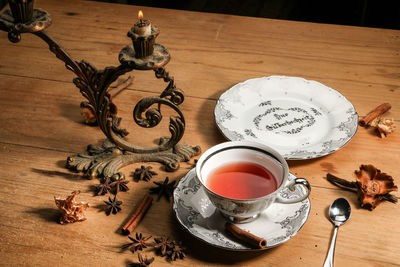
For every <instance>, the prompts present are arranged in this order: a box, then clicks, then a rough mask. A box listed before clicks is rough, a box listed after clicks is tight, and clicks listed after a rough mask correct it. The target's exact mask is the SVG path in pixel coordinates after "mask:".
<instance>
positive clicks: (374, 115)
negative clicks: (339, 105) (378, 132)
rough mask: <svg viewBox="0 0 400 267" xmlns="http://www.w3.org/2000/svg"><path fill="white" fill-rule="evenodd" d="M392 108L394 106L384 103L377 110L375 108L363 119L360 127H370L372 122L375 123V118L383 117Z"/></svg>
mask: <svg viewBox="0 0 400 267" xmlns="http://www.w3.org/2000/svg"><path fill="white" fill-rule="evenodd" d="M391 108H392V105H391V104H390V103H383V104H381V105H379V106H377V107H376V108H374V109H373V110H372V111H371V112H369V113H368V114H367V116H365V117H364V118H363V119H361V120H360V125H361V126H368V125H369V124H370V122H371V121H373V120H374V119H375V118H377V117H378V116H380V115H382V114H383V113H385V112H386V111H388V110H389V109H391Z"/></svg>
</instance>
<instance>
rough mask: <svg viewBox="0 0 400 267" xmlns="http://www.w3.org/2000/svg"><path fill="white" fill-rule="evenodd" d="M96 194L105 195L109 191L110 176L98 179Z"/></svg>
mask: <svg viewBox="0 0 400 267" xmlns="http://www.w3.org/2000/svg"><path fill="white" fill-rule="evenodd" d="M96 190H97V192H96V195H98V196H100V195H105V194H107V193H108V192H110V191H111V185H110V178H108V177H107V178H105V179H103V180H102V181H100V184H98V185H96Z"/></svg>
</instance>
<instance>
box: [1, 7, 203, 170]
mask: <svg viewBox="0 0 400 267" xmlns="http://www.w3.org/2000/svg"><path fill="white" fill-rule="evenodd" d="M12 15H13V14H11V12H10V11H9V10H6V11H5V12H3V13H2V14H0V28H1V29H2V30H4V31H7V32H8V33H9V35H8V37H9V39H10V41H12V42H18V41H20V39H21V36H20V35H21V33H25V32H30V33H33V34H35V35H36V36H38V37H40V38H41V39H42V40H44V41H45V42H46V43H47V44H48V45H49V50H50V51H51V52H52V53H54V54H55V55H56V57H57V58H58V59H60V60H62V61H63V62H64V63H65V66H66V68H67V69H68V70H71V71H72V72H74V73H75V75H76V76H77V77H76V78H74V79H73V83H74V84H75V85H76V86H77V87H78V88H79V89H80V93H81V94H82V96H83V97H84V98H85V99H86V100H87V101H85V102H82V104H81V106H82V105H83V106H84V107H85V108H86V109H88V110H89V111H90V112H92V113H93V115H94V117H95V121H96V122H97V124H98V126H99V128H100V129H101V130H102V131H103V133H104V135H105V136H106V137H107V139H106V140H105V141H104V142H103V144H102V145H101V146H94V145H89V146H88V148H87V152H86V153H81V154H78V155H75V156H71V157H68V159H67V167H69V168H73V169H76V170H78V171H83V172H86V173H87V174H88V176H90V177H95V176H107V177H111V176H114V178H120V177H122V176H124V175H123V174H122V173H120V172H118V170H119V168H120V167H122V166H124V165H126V164H129V163H133V162H140V161H154V162H160V163H163V164H164V165H165V166H166V169H167V170H169V171H173V170H176V169H178V168H179V162H181V161H187V160H189V159H190V158H191V157H193V156H194V155H197V154H198V153H200V147H198V146H194V147H193V146H189V145H186V144H178V143H179V141H180V140H181V138H182V137H183V134H184V131H185V119H184V115H183V113H182V112H181V110H180V109H179V105H180V104H182V103H183V101H184V95H183V91H182V90H181V89H179V88H177V87H176V85H175V82H174V79H173V77H171V76H170V75H169V73H168V72H167V71H166V69H165V65H166V64H167V63H168V62H169V60H170V55H169V52H168V50H167V49H166V48H165V47H164V46H162V45H161V44H158V43H155V44H154V52H153V53H152V54H151V55H149V56H146V57H145V58H142V57H135V51H134V46H133V45H128V46H126V47H125V48H123V49H122V50H121V52H120V55H119V60H120V65H119V66H116V67H114V66H110V67H106V68H104V69H103V70H97V69H96V68H95V67H94V66H93V65H92V64H90V63H89V62H86V61H84V60H81V61H75V60H74V59H73V58H72V57H71V56H70V55H69V54H68V53H67V52H66V51H65V49H63V48H62V47H61V46H60V45H59V44H58V43H57V42H56V41H55V40H54V39H53V38H52V37H51V36H50V35H49V34H48V33H47V32H46V31H45V30H44V29H45V28H46V27H48V26H49V25H50V24H51V18H50V16H49V15H48V13H47V12H46V11H43V10H39V9H34V10H33V16H32V19H31V20H30V21H29V22H24V23H14V18H13V16H12ZM153 31H154V29H153ZM154 32H156V35H158V32H159V31H158V29H155V31H154ZM152 41H153V42H154V40H152ZM136 56H137V55H136ZM135 69H136V70H153V71H154V73H155V76H156V77H157V78H158V79H163V80H164V82H166V83H168V85H167V86H166V88H165V89H164V90H163V92H162V93H161V94H160V95H159V96H149V97H145V98H143V99H142V100H140V101H139V102H138V103H137V104H136V106H135V107H134V109H133V119H134V121H135V122H136V124H138V125H139V126H141V127H144V128H152V127H154V126H156V125H158V124H159V123H160V122H161V120H162V113H161V106H163V105H165V106H168V107H169V108H171V109H173V110H174V111H175V112H176V114H177V115H176V116H170V122H169V131H170V134H171V136H170V137H161V138H160V141H159V144H158V145H157V146H153V147H142V146H139V145H133V144H131V143H130V142H128V141H127V140H126V139H125V138H124V137H125V136H126V135H128V132H127V131H126V130H125V129H121V128H120V122H121V118H119V117H118V116H117V114H118V109H117V106H116V105H115V104H114V103H113V101H112V98H111V95H110V93H109V88H110V85H111V84H112V83H113V82H115V81H116V80H117V79H118V77H120V76H121V75H123V74H125V73H127V72H130V71H132V70H135Z"/></svg>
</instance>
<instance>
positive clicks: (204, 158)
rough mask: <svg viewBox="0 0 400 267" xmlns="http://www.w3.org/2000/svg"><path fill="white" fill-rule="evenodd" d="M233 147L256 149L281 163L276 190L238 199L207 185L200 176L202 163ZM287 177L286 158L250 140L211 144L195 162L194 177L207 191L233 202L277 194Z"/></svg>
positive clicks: (261, 198) (264, 197) (255, 199)
mask: <svg viewBox="0 0 400 267" xmlns="http://www.w3.org/2000/svg"><path fill="white" fill-rule="evenodd" d="M234 148H251V149H253V150H258V151H260V152H262V153H265V154H268V155H269V156H272V158H273V159H275V160H276V161H277V162H278V163H280V164H282V169H283V177H282V182H281V184H280V185H279V186H278V187H277V188H276V190H275V191H274V192H272V193H269V194H267V195H264V196H261V197H258V198H248V199H239V198H230V197H226V196H223V195H220V194H217V193H215V192H214V191H212V190H211V189H209V188H208V187H207V185H206V184H205V183H204V182H203V179H201V178H200V177H201V167H202V165H203V164H204V163H205V162H206V161H207V160H208V159H209V158H210V157H212V156H213V155H214V154H217V153H219V152H220V151H223V150H226V149H234ZM288 177H289V166H288V164H287V162H286V160H285V159H284V158H283V156H282V155H280V154H279V153H278V151H276V150H275V149H273V148H272V147H269V146H266V145H264V144H260V143H257V142H251V141H228V142H223V143H220V144H218V145H215V146H212V147H210V148H209V149H207V150H206V151H205V152H204V153H203V154H202V155H201V156H200V158H199V160H198V161H197V164H196V178H197V180H198V181H199V182H200V184H201V185H202V186H203V187H204V189H205V190H206V191H207V192H208V193H210V194H212V195H214V196H216V197H218V198H221V199H226V200H232V201H235V202H249V201H259V200H263V199H266V198H268V197H271V196H272V195H275V194H277V193H278V192H279V191H280V190H281V189H282V188H283V187H284V186H285V184H286V181H287V179H288Z"/></svg>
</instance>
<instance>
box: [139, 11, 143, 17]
mask: <svg viewBox="0 0 400 267" xmlns="http://www.w3.org/2000/svg"><path fill="white" fill-rule="evenodd" d="M142 18H143V12H142V10H139V12H138V19H142Z"/></svg>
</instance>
